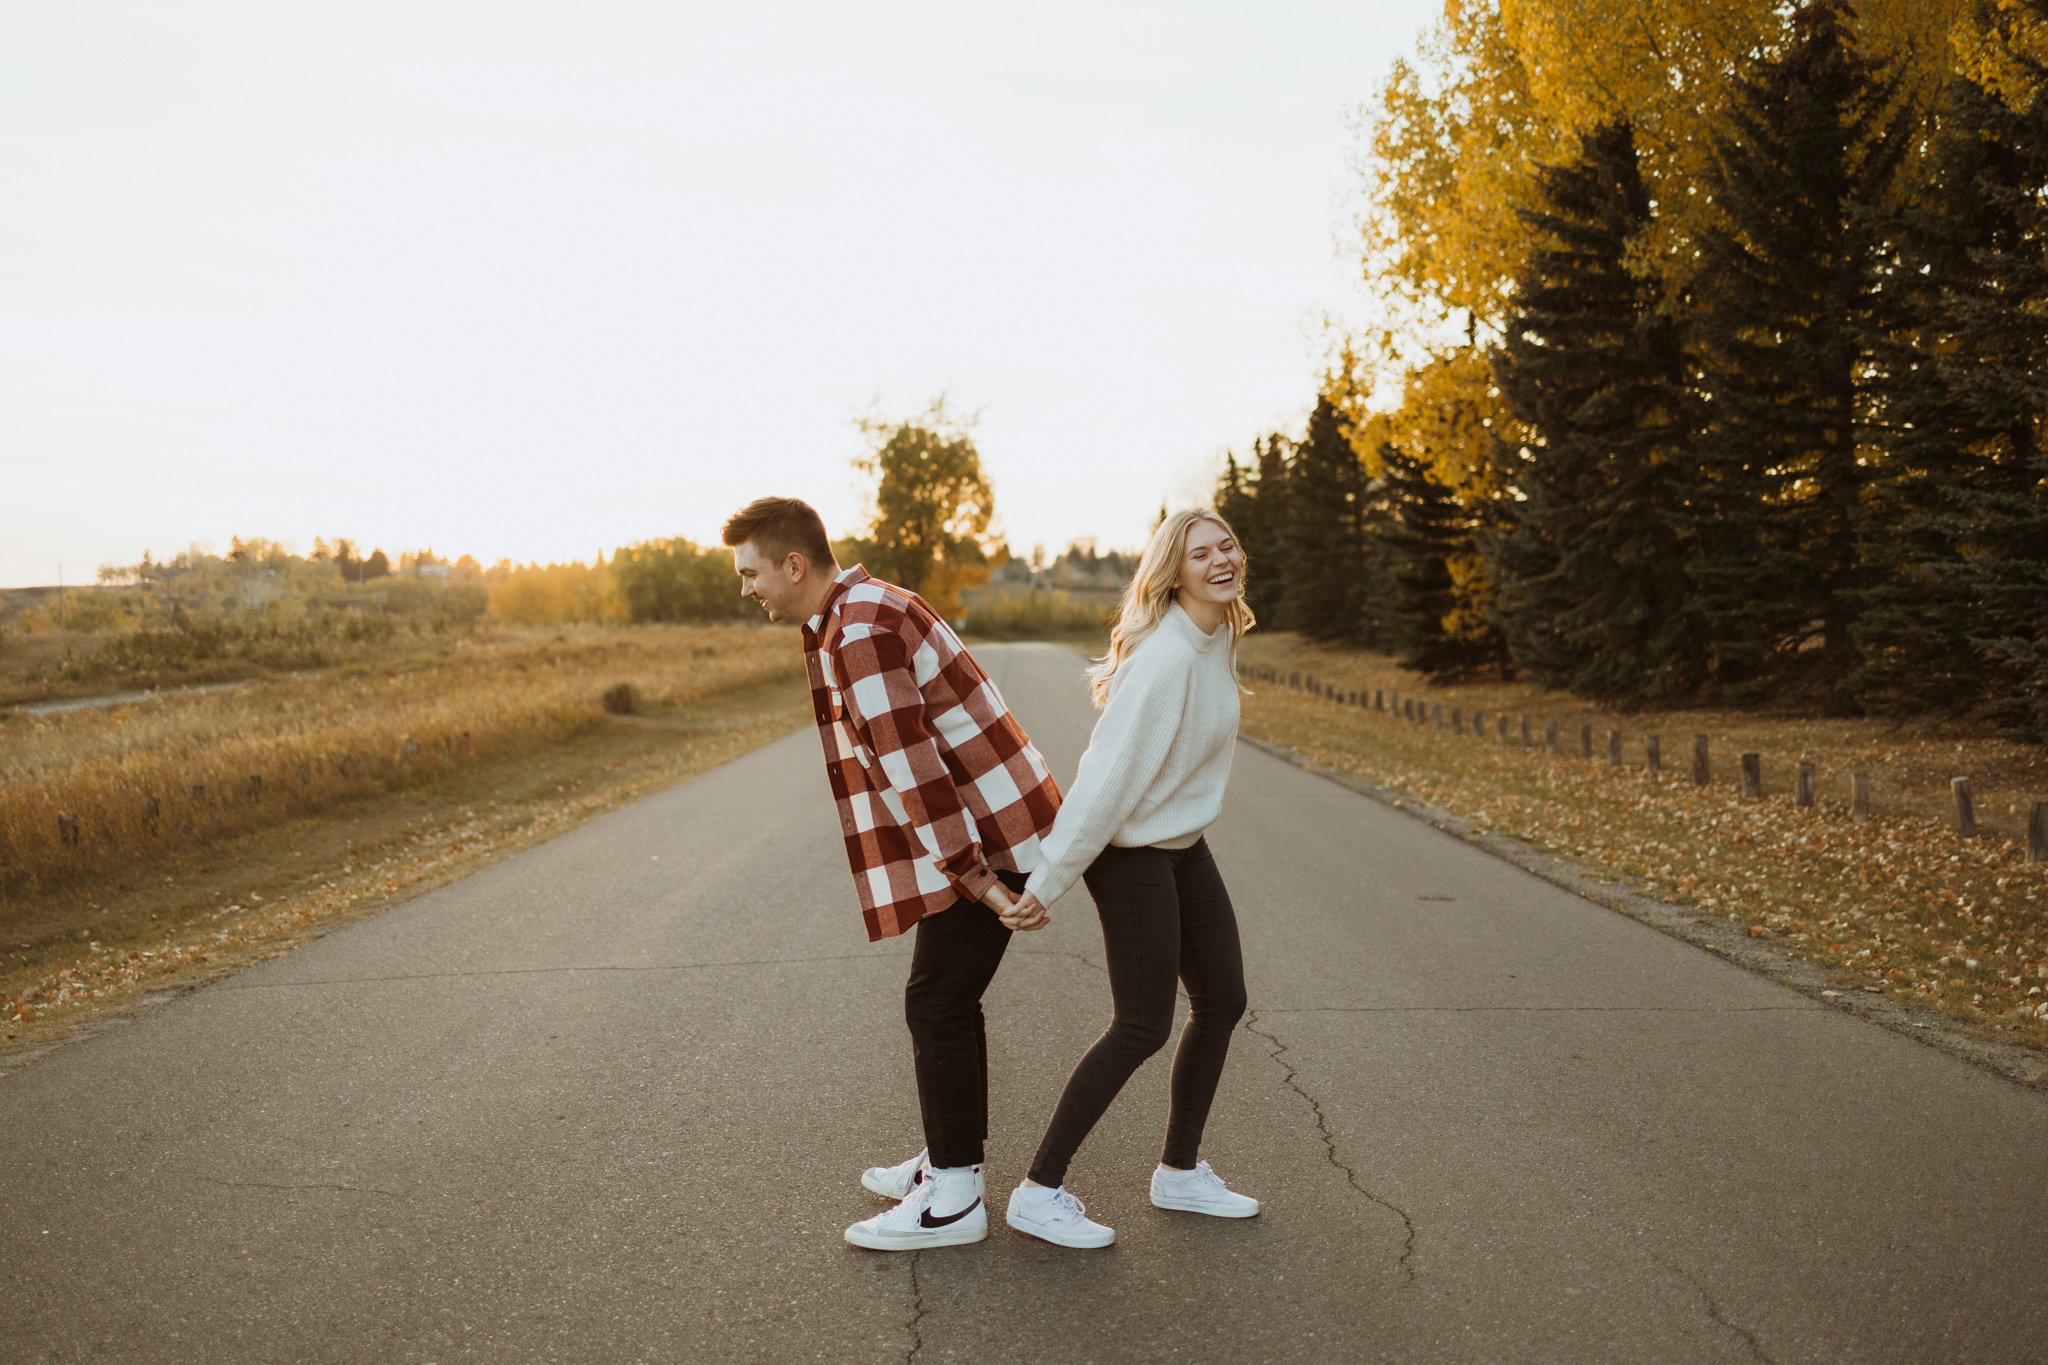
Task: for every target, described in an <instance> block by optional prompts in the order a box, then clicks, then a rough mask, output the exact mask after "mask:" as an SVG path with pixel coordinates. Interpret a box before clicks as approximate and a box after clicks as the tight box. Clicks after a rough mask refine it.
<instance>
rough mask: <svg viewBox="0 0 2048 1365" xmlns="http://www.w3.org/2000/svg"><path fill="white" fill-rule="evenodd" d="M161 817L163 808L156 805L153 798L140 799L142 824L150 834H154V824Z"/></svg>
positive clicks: (155, 800)
mask: <svg viewBox="0 0 2048 1365" xmlns="http://www.w3.org/2000/svg"><path fill="white" fill-rule="evenodd" d="M162 815H163V807H162V806H160V805H158V804H157V799H156V798H155V797H154V796H145V797H143V798H142V823H143V824H144V825H145V826H146V827H147V828H148V829H149V832H150V833H151V834H154V833H156V822H157V820H158V818H159V817H161V816H162Z"/></svg>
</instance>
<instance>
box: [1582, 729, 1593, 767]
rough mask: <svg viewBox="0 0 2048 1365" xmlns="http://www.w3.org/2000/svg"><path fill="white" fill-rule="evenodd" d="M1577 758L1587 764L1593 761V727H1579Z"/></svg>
mask: <svg viewBox="0 0 2048 1365" xmlns="http://www.w3.org/2000/svg"><path fill="white" fill-rule="evenodd" d="M1579 757H1580V758H1583V759H1585V760H1586V761H1587V762H1589V763H1590V762H1591V761H1592V759H1593V727H1592V726H1590V725H1581V726H1580V727H1579Z"/></svg>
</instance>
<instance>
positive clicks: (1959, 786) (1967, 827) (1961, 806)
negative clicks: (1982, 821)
mask: <svg viewBox="0 0 2048 1365" xmlns="http://www.w3.org/2000/svg"><path fill="white" fill-rule="evenodd" d="M1948 786H1949V790H1950V791H1952V792H1954V793H1955V794H1956V833H1958V834H1960V835H1962V836H1963V837H1964V838H1965V839H1974V838H1976V837H1977V811H1976V809H1975V807H1973V806H1972V805H1971V804H1970V779H1969V778H1967V777H1952V778H1950V779H1949V781H1948Z"/></svg>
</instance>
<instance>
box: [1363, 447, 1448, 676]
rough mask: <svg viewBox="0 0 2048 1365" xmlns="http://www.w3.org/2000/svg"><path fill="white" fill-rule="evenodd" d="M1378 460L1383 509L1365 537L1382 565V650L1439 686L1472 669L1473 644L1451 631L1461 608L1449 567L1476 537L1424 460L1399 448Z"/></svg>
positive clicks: (1385, 452)
mask: <svg viewBox="0 0 2048 1365" xmlns="http://www.w3.org/2000/svg"><path fill="white" fill-rule="evenodd" d="M1379 455H1380V466H1381V468H1382V469H1383V470H1385V474H1384V476H1383V478H1382V480H1380V487H1381V489H1383V490H1384V510H1383V511H1382V513H1381V514H1380V515H1379V516H1377V517H1375V518H1373V519H1372V520H1370V521H1369V522H1368V526H1367V534H1368V536H1369V537H1370V540H1371V542H1372V544H1371V551H1372V558H1373V560H1374V562H1375V564H1376V565H1377V566H1383V570H1382V571H1383V574H1384V576H1383V578H1381V579H1379V582H1380V584H1381V592H1380V593H1378V594H1375V596H1376V597H1378V598H1379V599H1380V601H1381V603H1382V604H1383V605H1382V606H1381V608H1380V612H1381V613H1382V614H1381V615H1380V616H1379V618H1378V621H1376V624H1380V625H1381V628H1382V631H1383V635H1384V641H1385V643H1384V645H1383V646H1382V647H1384V648H1387V649H1388V650H1390V651H1391V652H1392V653H1393V654H1394V656H1395V657H1396V658H1398V659H1399V660H1400V661H1401V665H1402V667H1404V668H1413V669H1416V670H1418V671H1420V672H1422V673H1424V674H1426V675H1428V676H1429V678H1430V679H1431V680H1433V681H1441V680H1443V679H1446V678H1451V677H1456V676H1458V675H1459V674H1461V673H1464V672H1465V671H1467V670H1468V669H1469V668H1470V667H1471V665H1472V663H1473V659H1472V658H1471V653H1470V649H1469V646H1468V642H1466V641H1462V640H1460V639H1458V638H1456V637H1454V636H1453V635H1452V633H1451V630H1450V620H1451V614H1452V612H1453V610H1454V609H1455V608H1456V606H1457V594H1456V584H1455V583H1454V582H1453V580H1452V577H1451V561H1452V559H1453V558H1455V557H1456V556H1457V555H1458V554H1459V553H1460V552H1461V551H1462V550H1463V549H1464V546H1465V542H1466V541H1467V540H1468V539H1469V538H1470V535H1471V525H1470V520H1469V518H1468V517H1467V516H1466V514H1465V511H1464V509H1463V508H1462V507H1460V506H1459V505H1458V500H1457V499H1456V498H1455V497H1454V496H1452V494H1451V490H1450V489H1448V488H1446V487H1445V486H1444V485H1443V484H1442V483H1440V482H1438V481H1437V479H1436V477H1435V476H1434V475H1433V474H1431V472H1430V470H1429V468H1428V467H1427V466H1426V465H1424V464H1423V463H1422V462H1421V461H1420V460H1417V459H1415V458H1414V457H1413V456H1411V455H1409V454H1408V453H1407V452H1405V451H1403V450H1401V449H1399V448H1398V447H1396V446H1393V445H1382V446H1381V447H1380V451H1379Z"/></svg>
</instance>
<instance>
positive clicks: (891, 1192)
mask: <svg viewBox="0 0 2048 1365" xmlns="http://www.w3.org/2000/svg"><path fill="white" fill-rule="evenodd" d="M971 1169H972V1170H973V1171H974V1193H975V1194H976V1195H977V1196H979V1197H980V1198H983V1199H986V1198H988V1185H987V1183H986V1182H985V1181H984V1179H983V1177H982V1174H981V1166H980V1164H979V1163H977V1164H976V1165H975V1166H973V1167H972V1168H971ZM931 1178H932V1158H931V1152H930V1151H929V1150H928V1149H927V1150H925V1151H920V1152H919V1153H918V1154H917V1155H916V1156H914V1157H912V1158H910V1160H908V1161H899V1162H897V1163H896V1164H895V1165H894V1166H870V1167H868V1168H867V1169H866V1170H865V1171H862V1172H861V1175H860V1183H861V1184H862V1185H863V1186H864V1187H865V1188H867V1189H868V1190H870V1191H872V1192H873V1193H875V1194H879V1195H881V1196H882V1198H884V1199H908V1198H909V1197H910V1192H911V1190H913V1189H915V1188H916V1187H917V1183H918V1182H919V1181H920V1180H930V1179H931Z"/></svg>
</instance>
